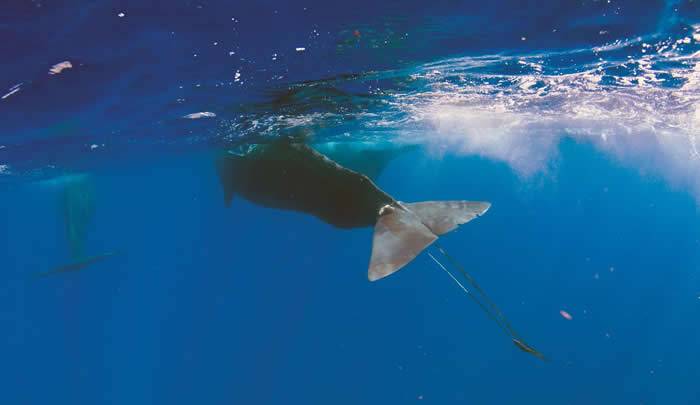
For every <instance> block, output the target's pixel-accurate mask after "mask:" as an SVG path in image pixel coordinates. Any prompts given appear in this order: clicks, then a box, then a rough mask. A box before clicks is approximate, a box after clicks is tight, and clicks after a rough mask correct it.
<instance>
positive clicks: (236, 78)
mask: <svg viewBox="0 0 700 405" xmlns="http://www.w3.org/2000/svg"><path fill="white" fill-rule="evenodd" d="M233 81H234V82H240V81H241V71H240V70H236V73H235V74H234V75H233Z"/></svg>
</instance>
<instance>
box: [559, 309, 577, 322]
mask: <svg viewBox="0 0 700 405" xmlns="http://www.w3.org/2000/svg"><path fill="white" fill-rule="evenodd" d="M559 315H561V317H562V318H564V319H566V320H567V321H570V320H572V319H574V317H573V316H571V314H570V313H568V312H566V311H564V310H563V309H562V310H560V311H559Z"/></svg>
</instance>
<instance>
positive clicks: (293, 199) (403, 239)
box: [216, 139, 491, 281]
mask: <svg viewBox="0 0 700 405" xmlns="http://www.w3.org/2000/svg"><path fill="white" fill-rule="evenodd" d="M322 149H323V147H319V146H317V147H314V146H312V145H309V144H307V143H305V142H302V141H299V140H297V139H280V140H276V141H273V142H269V143H259V144H256V143H251V144H246V145H241V146H238V147H235V148H231V149H228V150H225V151H224V152H222V153H221V154H220V155H219V156H218V157H217V159H216V168H217V172H218V177H219V181H220V184H221V187H222V189H223V194H224V202H225V204H227V205H230V204H231V202H232V200H233V198H234V197H235V196H239V197H241V198H244V199H246V200H248V201H250V202H252V203H254V204H256V205H259V206H263V207H267V208H276V209H282V210H291V211H297V212H302V213H306V214H310V215H313V216H315V217H316V218H318V219H320V220H322V221H323V222H326V223H328V224H330V225H332V226H334V227H336V228H341V229H350V228H362V227H374V235H373V238H372V252H371V256H370V261H369V266H368V270H367V277H368V279H369V280H370V281H376V280H379V279H382V278H384V277H387V276H389V275H391V274H393V273H395V272H397V271H398V270H400V269H401V268H403V267H404V266H406V265H407V264H408V263H410V262H411V261H412V260H413V259H414V258H415V257H416V256H418V255H419V254H420V252H421V251H423V250H424V249H425V248H427V247H428V246H430V245H431V244H433V243H434V242H435V241H436V240H437V239H438V238H439V237H440V236H441V235H444V234H446V233H448V232H450V231H452V230H454V229H456V228H457V227H458V226H459V225H462V224H465V223H467V222H469V221H471V220H473V219H475V218H477V217H479V216H481V215H483V214H484V213H486V211H488V209H489V208H490V206H491V204H490V203H489V202H483V201H424V202H413V203H407V202H402V201H400V200H397V199H396V198H394V197H393V196H391V195H389V194H388V193H387V192H385V191H384V190H382V189H381V188H379V187H378V186H377V184H376V183H375V182H374V181H373V180H372V179H371V178H370V177H369V176H368V175H366V174H363V173H360V172H358V171H355V170H353V169H350V168H348V167H345V166H343V165H341V164H339V163H338V162H336V161H335V160H333V159H331V158H330V157H328V156H326V155H325V154H323V153H321V152H320V151H319V150H322ZM325 149H326V150H328V151H329V152H333V151H340V152H344V153H342V154H344V155H345V156H347V155H348V153H346V152H349V151H350V149H349V147H348V146H339V145H334V146H333V147H330V148H329V147H326V148H325ZM353 152H354V153H355V154H358V153H361V152H360V151H359V150H354V151H353ZM339 156H340V154H339ZM365 156H366V157H367V160H372V156H375V157H376V156H377V154H376V153H375V154H374V155H372V154H365ZM339 160H341V159H339ZM345 160H347V159H345ZM348 161H349V160H348ZM354 162H355V163H356V164H357V165H360V166H362V165H363V163H362V159H354ZM364 166H366V167H370V168H373V169H372V170H373V171H374V172H375V174H376V173H378V172H379V171H380V169H381V167H380V166H381V165H377V164H375V163H371V162H364Z"/></svg>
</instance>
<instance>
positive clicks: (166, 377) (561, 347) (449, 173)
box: [0, 0, 700, 404]
mask: <svg viewBox="0 0 700 405" xmlns="http://www.w3.org/2000/svg"><path fill="white" fill-rule="evenodd" d="M37 4H38V3H37V2H30V1H27V2H20V1H11V2H9V3H8V5H4V6H2V7H0V37H1V38H3V40H2V41H0V55H2V58H3V59H2V60H3V63H2V64H0V89H5V88H7V89H9V88H10V87H11V86H12V85H14V84H16V83H20V82H23V83H25V85H24V87H23V90H22V91H20V92H19V93H17V94H16V95H13V96H11V97H10V98H8V99H6V100H3V101H6V102H4V103H2V104H0V114H2V116H3V118H2V120H0V121H1V122H0V129H1V130H2V132H1V133H0V140H1V142H0V144H3V145H7V146H8V147H7V148H6V149H2V150H0V158H2V159H3V160H1V161H0V164H2V163H4V162H11V163H12V164H13V165H15V164H16V165H17V166H19V167H21V166H22V164H26V167H28V168H36V167H42V166H43V165H45V164H49V163H56V162H58V163H61V164H63V165H65V166H68V167H70V166H71V164H74V163H75V162H74V158H75V156H74V155H73V154H72V152H71V151H72V149H70V148H69V146H70V145H74V144H77V145H85V144H86V143H87V144H90V143H93V142H99V141H101V140H105V139H106V140H110V141H113V140H114V139H115V138H118V137H127V138H129V139H137V140H139V142H137V143H136V146H134V149H135V151H134V150H132V151H131V152H134V153H133V155H131V154H119V155H117V156H110V155H109V152H105V153H106V154H104V155H99V158H98V160H100V161H101V162H102V164H100V165H99V168H96V169H95V170H94V175H95V179H96V183H97V198H98V205H97V213H96V217H95V219H94V221H93V223H92V225H91V227H90V232H89V234H88V241H87V250H88V252H90V253H100V252H104V251H110V250H114V249H120V250H123V251H124V252H125V254H124V255H122V256H118V257H114V258H110V259H109V260H105V261H103V262H101V263H98V264H96V265H94V266H91V267H89V268H87V269H86V270H85V271H82V272H78V273H73V274H67V275H64V276H59V277H54V278H47V279H41V280H36V279H33V278H31V275H33V274H34V273H36V272H40V271H45V270H47V269H50V268H53V267H55V266H57V265H60V264H63V263H66V262H68V261H69V260H70V259H69V257H68V246H67V243H66V241H65V237H64V233H63V226H64V225H63V223H62V217H61V215H60V213H59V210H58V208H57V199H58V195H59V190H58V189H56V188H46V187H42V186H40V185H37V184H36V183H33V182H30V181H27V182H22V181H20V182H19V184H16V183H12V184H7V185H6V184H3V186H2V188H0V207H1V208H2V211H0V224H2V226H0V280H2V285H1V286H0V336H2V339H3V343H2V344H0V359H2V362H1V363H0V381H2V384H0V387H2V389H0V401H1V402H2V403H4V404H47V403H56V404H63V403H66V404H99V403H114V404H125V403H132V404H152V403H167V404H192V403H206V404H272V403H274V404H290V403H299V404H329V403H333V404H386V403H398V404H403V403H413V402H418V403H421V402H425V403H433V404H448V403H470V404H525V403H528V404H529V403H532V404H628V403H629V404H639V403H644V404H700V390H699V389H698V385H697V381H700V368H698V367H697V363H698V360H700V347H699V346H698V344H697V342H698V341H699V340H700V327H699V326H698V325H699V323H698V320H699V319H700V276H699V275H698V271H697V270H698V264H699V259H700V255H699V253H698V245H699V244H700V235H699V233H700V226H699V225H700V216H699V215H698V209H697V200H696V199H695V198H694V197H693V196H692V195H691V194H690V193H689V192H688V191H687V190H684V189H681V188H674V187H671V186H669V185H668V184H667V183H666V182H665V180H664V179H661V178H657V177H655V176H653V175H650V174H641V173H640V172H639V171H637V170H636V169H633V168H629V167H627V166H622V165H621V164H619V163H618V162H617V161H615V160H613V159H611V158H609V157H607V156H604V155H602V154H601V153H600V152H598V151H596V150H595V149H594V148H593V147H592V146H591V145H588V144H583V143H576V142H575V141H572V140H568V139H566V138H565V139H564V140H563V141H562V143H561V145H560V153H559V156H558V157H557V160H556V162H555V166H556V170H555V171H554V172H553V173H545V174H541V175H537V176H535V177H534V178H522V177H520V176H518V174H516V173H514V172H513V171H512V169H511V168H509V167H508V166H507V165H505V164H502V163H497V162H493V161H490V160H487V159H484V158H479V157H459V158H458V157H455V156H452V155H450V154H447V155H446V156H444V157H442V158H439V159H438V158H435V157H434V156H431V155H429V154H425V153H423V152H422V151H414V152H411V153H408V154H404V155H402V156H400V157H399V158H398V159H397V160H395V161H393V162H392V163H391V164H390V165H389V167H388V168H387V170H386V171H385V172H384V173H383V174H382V175H381V177H380V178H379V180H378V184H379V185H380V186H381V187H382V188H384V189H385V190H386V191H387V192H389V193H391V194H392V195H394V196H395V197H396V198H398V199H401V200H403V201H423V200H440V199H472V200H486V201H491V202H492V203H493V207H492V209H491V210H490V211H489V212H488V213H487V215H485V216H483V217H482V218H479V219H478V220H475V221H474V222H472V223H470V224H468V225H466V226H464V227H463V228H462V229H460V230H459V231H456V232H454V233H452V234H449V235H447V236H445V237H444V238H443V244H444V245H445V246H446V247H447V248H448V249H449V250H450V251H451V252H452V253H453V254H454V255H455V256H456V257H457V258H458V259H459V260H460V261H462V263H463V264H464V265H465V267H467V268H468V269H469V270H470V271H471V272H472V274H473V275H474V276H475V277H476V278H477V280H479V281H480V283H481V285H482V286H483V287H484V288H485V289H486V290H487V292H488V293H489V294H490V295H491V297H492V298H493V299H494V301H495V302H497V303H498V305H499V306H500V307H501V308H502V309H503V311H504V312H505V314H506V315H507V316H508V317H509V319H510V320H511V322H512V323H513V324H514V326H515V327H516V329H517V330H518V331H520V333H521V334H523V335H524V336H525V337H526V338H527V339H528V341H529V342H531V343H532V344H533V345H534V346H535V347H537V348H538V349H540V350H541V351H543V352H544V353H545V354H546V355H547V356H548V357H550V358H551V362H549V363H541V362H539V361H537V359H534V358H532V357H530V356H527V355H525V354H523V353H522V352H520V351H518V350H517V349H516V348H515V347H514V346H513V345H512V344H511V343H510V342H509V340H508V338H507V337H504V336H502V335H501V334H500V332H499V330H498V329H497V327H496V326H495V325H494V324H493V323H491V322H490V321H489V320H488V319H487V318H486V316H485V315H484V314H483V313H481V312H479V310H478V308H477V307H476V306H475V305H474V304H473V303H472V302H471V301H470V300H469V299H468V298H467V297H465V296H464V295H463V294H462V292H461V291H460V290H459V289H458V288H457V287H456V286H454V285H453V284H452V283H451V281H450V280H449V279H448V278H447V276H446V275H445V274H444V273H442V272H441V271H440V270H439V269H437V268H436V267H435V266H434V264H433V263H432V262H431V261H430V259H429V258H428V257H427V256H425V255H422V256H420V257H419V258H418V259H417V260H416V261H415V262H414V263H413V264H411V265H410V266H408V267H406V268H405V269H404V270H402V271H400V272H399V273H397V274H396V275H394V276H392V277H390V278H388V279H386V280H381V281H379V282H376V283H369V282H368V281H367V279H366V269H367V263H368V260H369V254H370V246H371V230H370V229H361V230H353V231H339V230H337V229H334V228H331V227H330V226H328V225H326V224H323V223H321V222H320V221H318V220H316V219H315V218H312V217H309V216H304V215H301V214H296V213H290V212H282V211H276V210H270V209H264V208H260V207H257V206H254V205H251V204H250V203H248V202H246V201H244V200H241V199H235V200H234V202H233V204H232V206H231V207H230V208H226V207H225V206H224V204H223V196H222V193H221V191H220V189H219V185H218V182H217V179H216V176H215V171H214V166H213V164H212V160H211V156H210V153H208V151H200V150H199V149H197V151H196V152H192V153H189V154H180V155H177V156H172V155H165V154H161V153H160V152H161V147H162V145H161V144H159V143H158V142H155V141H154V142H153V143H151V142H149V141H150V140H153V139H156V140H160V139H169V137H171V136H172V134H171V133H170V132H168V131H169V127H167V126H162V125H159V124H158V122H161V121H167V120H168V119H171V118H174V117H177V116H180V115H182V114H183V113H189V112H193V111H199V110H205V109H208V108H210V107H211V106H213V105H222V104H235V103H238V102H245V101H247V100H250V99H256V98H259V97H261V94H263V93H264V90H265V89H266V88H267V87H268V86H270V85H271V79H270V78H271V77H272V76H274V75H284V79H282V80H281V81H282V82H286V81H297V80H309V79H318V78H321V77H327V76H331V75H333V74H338V73H344V72H362V71H367V70H375V69H377V70H378V69H390V68H396V67H400V66H404V65H406V64H411V63H417V62H426V61H431V60H434V59H436V58H441V57H445V56H450V55H456V54H465V53H466V54H486V53H492V52H529V51H534V50H538V49H549V50H554V49H576V48H578V47H591V46H594V45H601V44H603V43H607V42H609V41H611V40H613V39H615V38H627V37H633V36H636V35H645V34H650V33H656V32H659V31H664V30H666V31H668V32H673V31H674V30H675V29H680V28H679V27H682V25H683V23H684V22H688V21H697V20H698V13H699V12H700V11H699V7H698V4H697V0H696V1H695V2H691V1H681V2H677V3H668V4H667V3H664V2H660V1H656V2H639V1H613V2H611V3H607V2H605V1H583V2H575V3H574V2H571V3H569V2H554V1H552V2H541V1H538V2H527V3H524V2H503V1H491V2H478V3H477V2H455V1H431V2H430V3H429V4H426V3H425V2H417V1H411V2H406V1H401V2H398V1H387V2H374V1H373V2H370V1H362V0H359V1H346V2H305V3H300V2H282V1H275V2H273V1H262V2H255V3H254V4H253V3H252V2H250V3H248V4H238V3H234V2H223V1H221V2H207V1H201V2H152V3H149V5H147V6H144V5H143V2H140V1H139V2H137V1H133V2H128V1H95V2H86V1H72V2H70V1H66V2H61V5H60V6H59V5H56V4H44V3H42V4H41V7H39V6H37ZM198 6H202V7H201V8H199V7H198ZM304 8H306V10H304ZM676 8H677V9H678V10H679V11H678V12H676V11H674V9H676ZM120 11H123V12H125V13H126V16H125V17H124V18H121V19H120V18H118V17H117V16H116V14H117V13H118V12H120ZM232 17H235V18H236V19H237V20H238V21H239V22H238V23H234V22H232V21H231V18H232ZM234 27H235V29H234ZM387 27H388V28H387ZM552 27H556V28H557V33H556V34H553V33H552ZM314 29H316V30H317V31H318V32H319V33H320V35H318V36H316V35H315V34H314V33H313V30H314ZM355 29H358V30H360V31H361V33H362V41H363V42H360V43H356V42H353V41H354V40H353V39H352V38H353V37H354V36H353V35H352V31H353V30H355ZM601 30H606V31H609V32H610V34H609V37H603V36H601V34H600V33H599V32H600V31H601ZM172 32H175V34H172ZM394 32H408V33H409V35H408V38H410V39H408V40H406V39H398V38H397V37H400V35H394V34H393V33H394ZM523 36H525V37H527V40H526V41H522V40H521V37H523ZM372 38H375V39H376V41H379V42H381V41H383V40H385V39H387V40H391V41H393V42H392V43H393V44H394V45H392V46H390V47H379V48H374V47H372V45H371V44H372V42H371V39H372ZM414 38H415V39H414ZM348 41H349V42H348ZM214 42H218V43H219V44H218V45H213V43H214ZM348 43H350V44H351V46H347V45H343V44H348ZM368 43H369V45H368ZM339 44H340V45H339ZM352 44H354V45H352ZM297 46H304V47H307V51H306V52H304V53H301V54H298V53H296V52H295V51H294V48H295V47H297ZM229 50H233V51H235V52H236V55H235V56H229V55H228V52H229ZM195 53H196V54H197V57H194V56H193V55H194V54H195ZM273 53H278V55H279V56H278V60H277V61H274V62H273V61H272V60H271V57H272V54H273ZM241 58H243V59H245V60H244V61H243V60H241ZM63 60H71V61H74V62H77V63H82V64H83V65H82V66H78V65H77V63H76V68H74V69H72V70H69V71H66V72H65V73H62V74H61V76H60V79H59V80H54V79H57V78H58V77H51V78H49V77H48V76H46V71H47V70H48V69H49V68H50V66H51V65H53V64H54V63H57V62H60V61H63ZM238 69H240V71H241V74H242V78H243V79H244V83H243V84H242V85H239V84H235V85H226V86H219V87H217V86H216V84H219V83H227V82H230V81H232V80H233V73H234V72H235V71H236V70H238ZM197 84H200V85H201V86H200V87H196V85H197ZM180 86H183V88H182V89H180ZM1 93H2V94H4V93H5V92H1ZM178 98H185V99H186V100H187V101H186V103H184V104H182V103H176V102H174V100H176V99H178ZM140 141H143V142H142V143H140ZM183 149H184V150H187V147H186V146H182V145H179V147H178V150H179V151H181V150H183ZM136 152H138V153H136ZM3 153H4V154H5V155H1V154H3ZM105 162H106V163H105ZM75 164H76V165H78V164H77V163H75ZM78 166H83V165H82V164H81V165H78ZM611 269H612V270H613V271H611ZM596 274H598V276H599V277H598V278H595V275H596ZM561 309H564V310H566V311H568V312H569V313H571V314H572V315H573V320H571V321H567V320H565V319H563V318H562V317H561V316H560V315H559V310H561Z"/></svg>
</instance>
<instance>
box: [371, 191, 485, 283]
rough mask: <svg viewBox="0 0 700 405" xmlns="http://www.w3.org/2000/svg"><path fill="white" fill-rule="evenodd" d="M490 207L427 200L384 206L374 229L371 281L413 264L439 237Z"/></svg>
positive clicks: (480, 204)
mask: <svg viewBox="0 0 700 405" xmlns="http://www.w3.org/2000/svg"><path fill="white" fill-rule="evenodd" d="M489 207H491V204H489V203H487V202H472V201H426V202H419V203H411V204H404V203H395V204H391V205H386V206H384V207H383V208H382V209H381V210H380V212H379V219H378V220H377V224H376V225H375V227H374V238H373V240H372V256H371V258H370V263H369V271H368V275H367V276H368V278H369V280H370V281H376V280H379V279H381V278H384V277H386V276H388V275H390V274H393V273H395V272H397V271H398V270H400V269H401V268H402V267H403V266H405V265H406V264H408V263H410V262H411V261H412V260H413V259H414V258H415V257H416V256H418V254H419V253H420V252H421V251H423V249H425V248H427V247H428V246H430V245H431V244H432V243H433V242H435V241H436V240H437V239H438V236H440V235H443V234H445V233H447V232H450V231H452V230H453V229H455V228H457V226H459V225H461V224H464V223H467V222H469V221H471V220H472V219H474V218H476V217H478V216H480V215H482V214H483V213H485V212H486V211H487V210H488V209H489Z"/></svg>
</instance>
